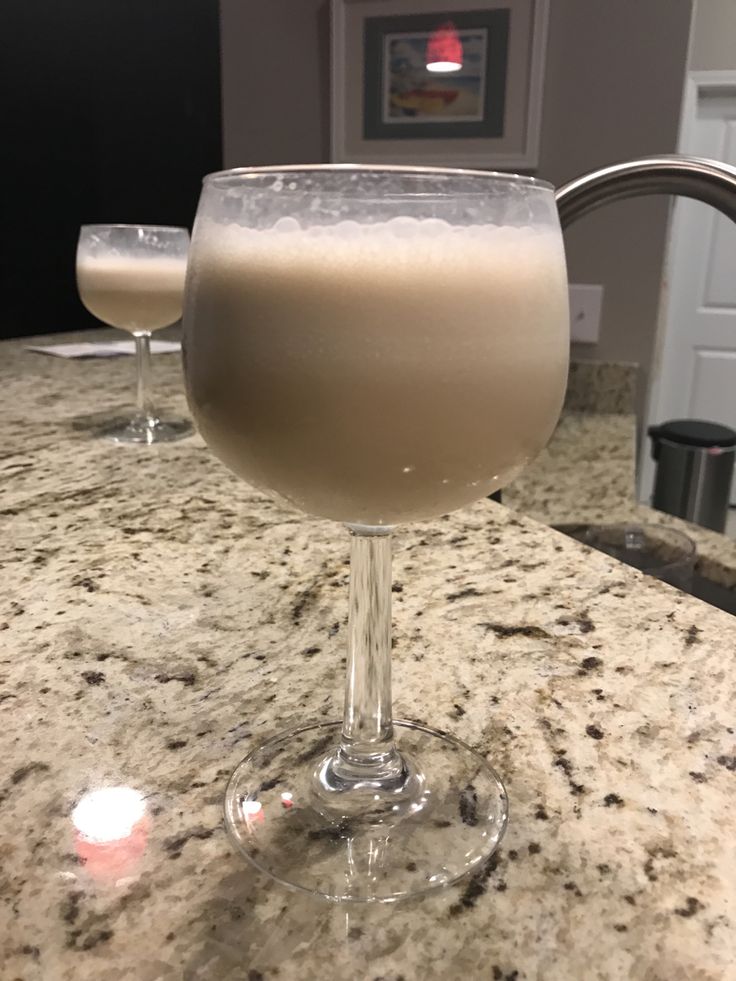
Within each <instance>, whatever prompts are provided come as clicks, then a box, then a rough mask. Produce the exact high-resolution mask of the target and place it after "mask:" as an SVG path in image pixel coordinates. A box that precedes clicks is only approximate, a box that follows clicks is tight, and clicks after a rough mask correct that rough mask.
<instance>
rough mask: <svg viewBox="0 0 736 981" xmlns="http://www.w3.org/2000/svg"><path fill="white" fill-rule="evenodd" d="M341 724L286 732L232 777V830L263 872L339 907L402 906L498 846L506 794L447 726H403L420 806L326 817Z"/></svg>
mask: <svg viewBox="0 0 736 981" xmlns="http://www.w3.org/2000/svg"><path fill="white" fill-rule="evenodd" d="M341 725H342V724H341V723H340V722H328V723H316V724H314V725H309V726H304V727H302V728H299V729H292V730H290V731H287V732H282V733H280V734H278V735H277V736H275V737H274V738H272V739H270V740H269V741H268V742H266V743H264V744H263V745H261V746H259V747H257V748H256V749H255V750H253V752H251V753H250V754H249V755H248V756H246V758H245V759H244V760H243V761H242V762H241V763H240V765H239V766H238V767H237V769H236V770H235V772H234V773H233V775H232V776H231V778H230V781H229V783H228V786H227V792H226V795H225V824H226V827H227V831H228V834H229V836H230V838H231V840H232V841H233V843H234V844H235V846H236V847H237V848H238V849H239V850H240V851H241V852H242V853H243V855H245V856H246V858H248V859H249V860H250V861H251V862H252V863H253V865H255V866H256V867H257V868H258V869H260V870H261V871H262V872H265V873H267V874H268V875H270V876H272V877H273V878H274V879H276V880H278V881H279V882H281V883H283V884H284V885H287V886H290V887H292V888H294V889H299V890H301V891H303V892H307V893H311V894H312V895H316V896H320V897H322V898H324V899H329V900H332V901H334V902H364V903H365V902H384V903H386V902H395V901H396V900H399V899H404V898H409V897H413V896H418V895H421V894H422V893H426V892H429V891H430V890H433V889H437V888H439V887H442V886H447V885H449V884H450V883H452V882H455V881H456V880H457V879H459V878H461V877H462V876H464V875H466V874H468V873H469V872H472V871H473V870H475V869H477V868H478V867H479V866H480V865H481V864H482V863H483V861H484V860H485V859H487V858H488V857H489V856H490V855H491V854H492V853H493V852H494V851H495V850H496V848H497V847H498V845H499V842H500V841H501V839H502V837H503V834H504V831H505V829H506V822H507V816H508V805H507V799H506V791H505V789H504V786H503V784H502V782H501V780H500V778H499V776H498V774H497V773H496V772H495V770H493V768H492V767H490V766H489V765H488V763H487V762H486V761H485V759H484V758H483V757H482V756H480V755H479V754H478V753H476V752H475V751H474V750H473V749H471V748H470V747H469V746H467V745H466V744H465V743H462V742H461V741H460V740H458V739H455V738H454V737H453V736H448V735H446V734H445V733H442V732H440V731H438V730H437V729H430V728H429V727H428V726H423V725H419V724H418V723H415V722H394V727H395V737H396V744H397V747H398V749H399V751H400V752H401V754H402V755H403V756H405V757H406V758H407V759H409V760H411V762H412V764H413V766H414V767H415V768H416V770H417V771H418V772H420V773H421V774H422V775H423V788H424V789H423V793H422V796H421V798H420V799H419V800H418V802H417V804H416V807H415V808H414V809H409V811H406V810H405V809H402V811H401V813H400V814H398V815H397V816H396V818H395V819H392V816H391V813H390V811H389V813H386V812H385V811H384V812H382V813H381V815H380V817H376V815H375V814H374V815H372V816H368V817H364V818H361V817H357V818H356V817H349V818H344V819H339V818H336V817H333V818H329V817H327V816H325V812H324V809H318V807H317V806H315V804H319V799H318V797H316V796H315V793H314V774H315V773H316V772H318V771H319V769H320V766H321V765H322V764H323V763H324V761H325V758H326V757H327V756H328V755H329V753H330V750H332V749H334V748H335V747H336V745H337V743H338V742H339V737H340V731H341Z"/></svg>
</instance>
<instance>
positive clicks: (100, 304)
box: [77, 255, 187, 332]
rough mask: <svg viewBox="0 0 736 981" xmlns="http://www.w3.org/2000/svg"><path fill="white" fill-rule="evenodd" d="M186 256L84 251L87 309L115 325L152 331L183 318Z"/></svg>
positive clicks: (81, 280)
mask: <svg viewBox="0 0 736 981" xmlns="http://www.w3.org/2000/svg"><path fill="white" fill-rule="evenodd" d="M186 269H187V260H186V257H184V256H182V257H178V256H164V255H162V256H151V257H148V256H146V257H137V256H125V255H104V256H99V257H97V256H91V255H81V256H80V257H79V259H78V260H77V285H78V288H79V295H80V297H81V299H82V303H84V305H85V307H86V308H87V309H88V310H89V312H90V313H93V314H94V315H95V317H98V318H99V319H100V320H102V321H103V322H104V323H106V324H110V326H111V327H120V328H122V329H123V330H128V331H131V332H135V331H153V330H158V329H159V328H160V327H166V326H168V325H169V324H173V323H175V322H176V321H177V320H179V318H180V317H181V309H182V297H183V294H184V279H185V276H186Z"/></svg>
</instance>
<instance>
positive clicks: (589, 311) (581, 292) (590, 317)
mask: <svg viewBox="0 0 736 981" xmlns="http://www.w3.org/2000/svg"><path fill="white" fill-rule="evenodd" d="M569 292H570V340H571V341H576V342H577V343H578V344H597V343H598V335H599V333H600V326H601V307H602V306H603V287H602V286H588V285H585V286H583V285H580V284H577V283H571V284H570V286H569Z"/></svg>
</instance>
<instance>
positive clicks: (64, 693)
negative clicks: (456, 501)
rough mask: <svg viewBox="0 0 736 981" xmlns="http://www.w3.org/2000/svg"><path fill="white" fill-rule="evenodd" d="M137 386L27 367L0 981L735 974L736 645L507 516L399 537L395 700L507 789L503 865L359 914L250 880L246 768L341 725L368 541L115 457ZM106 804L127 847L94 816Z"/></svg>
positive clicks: (695, 977) (723, 625) (96, 370)
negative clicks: (124, 830) (356, 550)
mask: <svg viewBox="0 0 736 981" xmlns="http://www.w3.org/2000/svg"><path fill="white" fill-rule="evenodd" d="M155 371H156V376H157V378H158V379H159V381H160V383H161V386H162V387H163V388H164V389H165V392H166V397H165V400H164V401H165V402H167V403H168V404H169V405H170V406H172V407H173V408H178V409H181V408H183V401H182V399H181V396H180V395H179V394H178V391H179V382H178V364H177V359H176V358H175V357H172V356H168V357H164V356H161V357H158V358H157V359H156V361H155ZM131 373H132V365H131V362H130V361H125V362H122V361H115V362H110V361H104V362H103V361H95V362H90V361H86V362H62V361H58V360H52V359H50V358H45V357H43V356H39V355H31V354H23V353H21V352H20V346H19V345H17V344H15V345H14V344H4V345H2V346H1V347H0V384H1V385H2V388H1V389H0V390H1V391H2V393H3V395H2V399H3V412H2V433H3V441H2V448H1V457H2V459H1V460H0V477H1V478H2V499H1V503H0V512H1V514H0V520H1V521H2V535H1V536H0V549H1V550H2V552H1V557H2V565H3V572H2V576H3V579H2V581H3V586H4V588H3V590H2V607H3V609H2V613H1V614H0V672H1V673H0V717H1V719H2V730H1V731H2V736H0V745H2V748H3V768H2V774H1V776H0V802H1V803H0V807H1V808H2V816H3V833H2V835H0V853H1V854H2V862H1V863H0V896H1V898H2V905H1V906H0V949H1V951H2V954H1V956H2V961H1V963H2V971H1V972H0V974H1V975H2V977H3V979H5V978H7V979H9V981H13V979H16V978H18V979H23V981H37V979H41V981H100V979H105V981H129V979H133V978H134V979H136V981H158V979H164V981H169V979H186V981H193V979H196V981H199V979H207V981H209V979H218V981H219V979H224V981H231V979H232V981H235V979H237V981H241V979H242V981H259V979H268V981H270V979H275V978H278V979H279V981H291V979H297V978H299V979H304V978H307V979H317V978H318V979H325V981H332V979H334V981H338V979H339V981H344V979H371V981H374V979H383V981H399V979H400V978H403V979H404V981H415V979H416V981H419V979H421V981H425V979H428V981H439V979H443V981H446V979H484V981H485V979H493V981H496V979H506V981H512V979H515V981H531V979H534V981H538V979H544V981H571V979H584V981H596V979H601V981H629V979H634V981H724V979H729V978H734V977H736V969H735V968H734V961H735V959H736V939H735V936H736V934H735V933H734V925H735V924H734V904H735V903H736V880H735V877H734V874H733V869H734V855H733V844H732V839H733V835H732V834H731V832H730V830H729V829H730V820H731V814H732V812H733V807H734V804H736V735H735V734H734V728H733V726H734V720H733V705H734V691H733V671H732V670H731V667H730V657H731V654H732V651H733V649H734V644H736V626H735V624H734V620H733V619H732V618H731V617H729V616H727V615H726V614H723V613H720V612H719V611H717V610H713V609H711V608H709V607H706V606H704V605H703V604H701V603H699V602H698V601H697V600H693V599H690V598H688V597H686V596H683V595H681V594H678V593H676V592H675V591H673V590H671V589H669V588H668V587H666V586H663V585H661V584H659V583H656V582H653V581H645V580H643V579H642V578H641V577H640V576H639V575H638V574H637V573H635V572H633V571H631V570H628V569H626V568H623V567H622V566H620V565H619V564H617V563H615V562H614V561H613V560H610V559H608V558H607V557H605V556H603V555H600V554H598V553H592V552H589V551H588V550H586V549H584V548H583V547H581V546H579V545H577V543H575V542H573V541H570V540H568V539H566V538H564V537H562V536H559V535H557V534H555V533H554V532H552V531H550V530H549V529H548V528H545V527H544V526H542V525H540V524H537V523H535V522H534V521H531V520H528V519H526V518H519V517H518V516H516V515H514V514H513V513H511V512H509V511H507V510H506V509H505V508H500V507H498V506H496V505H493V504H491V503H489V502H482V503H480V504H478V505H476V506H474V507H473V508H470V509H468V510H466V511H463V512H461V513H458V514H455V515H453V516H451V517H449V518H447V519H445V520H440V521H437V522H434V523H433V524H431V525H427V526H417V527H413V528H409V529H406V530H403V531H402V532H401V534H400V535H399V536H398V537H397V543H396V562H395V580H396V582H397V583H400V584H401V586H402V591H400V592H397V593H396V594H395V595H394V622H395V635H396V650H395V683H396V698H395V702H396V711H397V714H405V715H409V716H415V717H418V718H422V719H424V720H426V721H429V722H431V723H434V724H436V725H439V726H446V727H448V728H451V729H452V730H453V731H454V732H456V733H457V734H458V735H459V736H461V737H462V738H464V739H466V740H468V741H469V742H471V743H473V744H474V745H475V746H477V747H478V748H479V749H480V750H481V751H482V752H484V753H487V754H488V756H489V758H490V759H492V760H493V761H494V762H495V764H496V766H497V767H498V769H499V771H500V772H501V773H502V774H503V775H504V777H505V780H506V781H507V786H508V790H509V795H510V800H511V823H510V827H509V832H508V834H507V836H506V838H505V840H504V843H503V846H502V849H501V852H500V853H499V855H498V856H497V858H496V859H494V860H493V861H492V862H491V863H489V864H488V866H487V867H486V868H485V870H484V871H483V873H482V874H480V875H478V876H476V877H475V879H473V880H470V881H466V882H465V883H463V884H461V885H459V886H457V887H454V888H452V889H449V890H447V891H446V892H444V893H441V894H439V895H436V896H434V897H430V898H429V899H425V900H424V901H422V902H420V903H412V904H399V905H398V906H395V907H384V908H375V907H366V908H351V909H349V910H346V909H344V908H338V907H333V906H329V905H326V904H322V903H320V902H317V901H313V900H310V899H308V898H306V897H302V896H298V895H295V894H292V893H290V892H287V891H285V890H284V889H282V888H280V887H278V886H275V885H270V884H268V883H266V882H264V881H262V880H261V879H260V878H259V877H258V876H256V875H255V874H254V873H253V872H252V871H251V870H250V868H249V867H248V866H246V865H244V864H241V861H240V859H239V858H237V857H236V855H235V854H234V853H233V852H232V850H231V848H230V847H229V845H228V843H227V841H226V839H225V836H224V833H223V831H222V827H221V810H220V801H221V796H222V792H223V789H224V783H225V779H226V776H227V774H228V773H229V771H230V770H231V769H232V767H233V766H234V764H235V763H236V762H237V761H238V759H239V758H240V757H241V756H242V755H243V754H244V753H245V752H246V751H247V749H248V748H249V747H250V746H251V745H252V743H253V741H254V740H257V739H260V738H261V737H263V736H266V735H267V734H270V733H272V732H274V731H275V730H276V729H277V728H279V727H281V726H284V725H288V724H290V723H293V722H296V721H298V720H306V719H308V718H316V719H319V718H322V717H330V716H335V715H337V714H338V712H339V707H340V690H341V678H340V673H339V669H340V658H341V656H342V643H343V639H344V638H343V634H344V620H345V615H346V576H347V565H346V559H347V543H346V540H345V536H344V535H343V534H341V532H340V530H339V529H337V528H335V527H333V526H330V525H328V524H325V523H322V522H316V521H309V520H306V519H302V518H301V517H300V516H298V515H295V514H292V513H289V512H285V511H282V510H280V509H279V508H278V507H277V506H275V505H274V504H272V503H270V502H269V501H267V500H265V499H264V498H263V497H261V496H260V495H258V494H255V493H254V492H253V491H251V490H250V489H249V488H248V487H247V486H246V485H244V484H242V483H239V482H238V481H236V480H235V479H234V478H232V477H231V476H230V475H229V474H228V473H227V472H226V471H225V470H224V469H223V468H222V467H221V466H220V465H219V464H218V463H217V462H216V461H215V460H214V459H213V458H212V457H210V455H209V454H208V452H207V451H206V449H205V447H204V446H203V444H202V443H201V441H200V440H199V439H198V438H196V437H195V438H193V439H190V440H188V441H185V442H182V443H178V444H172V445H169V446H164V447H160V448H153V449H151V448H127V447H116V446H112V445H110V444H107V443H104V442H100V441H97V440H94V439H92V438H91V429H90V427H91V426H93V425H94V424H95V422H97V421H99V420H100V419H101V418H102V417H104V416H105V415H107V414H109V413H110V412H111V411H112V410H115V409H117V408H118V407H119V406H120V405H121V404H122V403H123V402H124V401H125V399H124V395H125V394H127V392H128V390H129V386H130V382H131V377H132V374H131ZM111 785H126V786H129V787H132V788H135V789H137V790H139V791H141V792H142V793H143V794H144V796H145V803H146V811H147V813H146V815H145V818H144V819H142V820H141V821H139V822H138V824H137V825H136V829H135V833H134V834H133V835H131V837H130V840H129V841H128V842H127V843H123V845H121V846H120V847H116V848H114V849H113V850H112V851H110V850H106V849H105V847H104V846H101V847H98V848H95V847H94V846H90V844H89V843H86V844H85V843H84V842H81V841H80V840H78V839H75V834H74V829H73V827H72V824H71V821H70V813H71V810H72V808H73V807H74V805H75V803H76V802H77V801H78V800H79V799H80V796H81V795H83V794H84V793H85V792H86V791H88V790H90V789H94V788H97V787H101V786H102V787H104V786H111Z"/></svg>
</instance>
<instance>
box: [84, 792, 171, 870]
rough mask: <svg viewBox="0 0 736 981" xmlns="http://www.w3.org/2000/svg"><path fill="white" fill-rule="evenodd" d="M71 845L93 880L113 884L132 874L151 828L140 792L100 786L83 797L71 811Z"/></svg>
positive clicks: (144, 847) (144, 848)
mask: <svg viewBox="0 0 736 981" xmlns="http://www.w3.org/2000/svg"><path fill="white" fill-rule="evenodd" d="M71 819H72V824H73V825H74V829H75V839H74V846H75V849H76V852H77V855H78V856H79V859H80V861H81V863H82V865H83V866H84V869H85V871H87V872H88V873H89V874H90V875H91V876H92V877H93V878H94V879H96V880H99V881H102V882H115V881H117V880H119V879H124V878H129V877H130V876H131V875H133V874H134V873H135V872H136V870H137V868H138V865H139V864H140V860H141V858H142V857H143V853H144V852H145V850H146V842H147V840H148V834H149V831H150V828H151V817H150V815H149V814H148V810H147V808H146V801H145V798H144V797H143V794H141V792H140V791H138V790H134V789H133V788H132V787H100V788H98V789H97V790H91V791H89V792H88V793H86V794H84V795H83V796H82V798H81V799H80V800H79V802H78V803H77V805H76V807H75V808H74V810H73V811H72V815H71Z"/></svg>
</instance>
